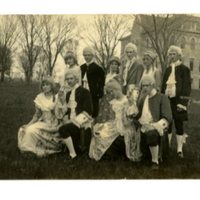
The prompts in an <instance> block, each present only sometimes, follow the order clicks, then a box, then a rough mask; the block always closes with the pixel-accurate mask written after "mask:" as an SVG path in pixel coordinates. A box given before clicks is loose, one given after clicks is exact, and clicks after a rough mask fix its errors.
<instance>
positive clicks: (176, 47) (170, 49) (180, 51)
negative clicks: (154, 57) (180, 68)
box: [167, 45, 183, 57]
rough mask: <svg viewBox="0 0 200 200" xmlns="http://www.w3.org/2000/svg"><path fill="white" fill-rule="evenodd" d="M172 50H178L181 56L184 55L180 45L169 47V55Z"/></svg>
mask: <svg viewBox="0 0 200 200" xmlns="http://www.w3.org/2000/svg"><path fill="white" fill-rule="evenodd" d="M170 52H177V54H178V55H180V56H181V57H182V56H183V52H182V49H181V48H180V47H178V46H175V45H171V46H170V47H169V49H168V51H167V54H168V55H169V53H170Z"/></svg>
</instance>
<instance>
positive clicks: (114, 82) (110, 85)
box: [105, 79, 122, 91]
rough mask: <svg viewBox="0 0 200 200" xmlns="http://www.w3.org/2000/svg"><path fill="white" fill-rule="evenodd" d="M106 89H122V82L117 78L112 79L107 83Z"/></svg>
mask: <svg viewBox="0 0 200 200" xmlns="http://www.w3.org/2000/svg"><path fill="white" fill-rule="evenodd" d="M105 90H106V91H109V90H118V91H122V87H121V85H120V83H119V82H118V81H117V80H115V79H112V80H110V81H108V83H106V85H105Z"/></svg>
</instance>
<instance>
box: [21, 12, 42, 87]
mask: <svg viewBox="0 0 200 200" xmlns="http://www.w3.org/2000/svg"><path fill="white" fill-rule="evenodd" d="M18 19H19V23H20V28H21V34H20V37H19V44H20V45H21V48H22V51H21V55H20V57H19V58H20V62H21V64H22V67H23V69H24V72H25V77H26V81H27V82H28V83H29V82H30V81H31V79H32V75H33V68H34V66H35V64H36V62H37V59H38V56H39V53H40V52H41V48H40V45H39V37H38V33H39V32H40V30H41V27H40V26H39V20H38V16H36V15H20V16H18Z"/></svg>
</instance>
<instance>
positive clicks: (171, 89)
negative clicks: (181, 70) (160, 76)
mask: <svg viewBox="0 0 200 200" xmlns="http://www.w3.org/2000/svg"><path fill="white" fill-rule="evenodd" d="M180 64H181V61H180V60H178V61H177V62H174V63H171V67H172V71H171V74H170V75H169V78H168V80H167V82H166V84H167V87H166V90H165V94H166V95H167V96H168V97H170V98H172V97H175V96H176V78H175V67H176V66H179V65H180Z"/></svg>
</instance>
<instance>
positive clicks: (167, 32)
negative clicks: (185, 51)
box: [135, 14, 188, 70]
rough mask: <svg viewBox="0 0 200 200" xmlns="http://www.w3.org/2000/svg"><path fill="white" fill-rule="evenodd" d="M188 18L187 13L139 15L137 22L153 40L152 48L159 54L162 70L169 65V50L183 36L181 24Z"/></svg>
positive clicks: (144, 33)
mask: <svg viewBox="0 0 200 200" xmlns="http://www.w3.org/2000/svg"><path fill="white" fill-rule="evenodd" d="M186 19H188V17H186V15H170V14H166V15H155V14H152V15H139V16H138V17H136V19H135V23H136V24H137V25H139V26H140V27H142V30H143V35H145V36H147V37H148V38H149V40H150V42H151V48H152V49H154V50H155V52H156V53H157V54H158V58H159V61H160V64H161V68H162V70H165V67H166V65H167V51H168V48H169V46H170V45H172V44H176V43H177V41H178V40H179V38H180V36H181V26H182V24H184V23H185V20H186Z"/></svg>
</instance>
